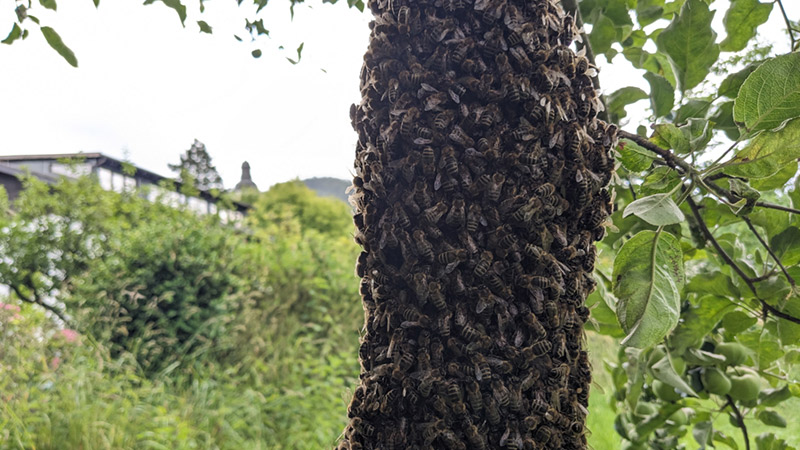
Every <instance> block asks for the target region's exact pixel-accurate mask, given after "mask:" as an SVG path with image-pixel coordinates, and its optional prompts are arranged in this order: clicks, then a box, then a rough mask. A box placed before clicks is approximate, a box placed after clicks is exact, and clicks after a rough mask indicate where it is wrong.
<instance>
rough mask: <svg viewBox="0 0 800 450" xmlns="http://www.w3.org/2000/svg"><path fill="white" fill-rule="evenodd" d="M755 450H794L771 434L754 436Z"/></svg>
mask: <svg viewBox="0 0 800 450" xmlns="http://www.w3.org/2000/svg"><path fill="white" fill-rule="evenodd" d="M756 450H795V448H794V447H792V446H790V445H789V444H787V443H786V441H784V440H783V439H780V438H778V437H777V436H775V435H774V434H773V433H761V434H759V435H758V436H756Z"/></svg>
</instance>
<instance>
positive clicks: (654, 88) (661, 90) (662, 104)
mask: <svg viewBox="0 0 800 450" xmlns="http://www.w3.org/2000/svg"><path fill="white" fill-rule="evenodd" d="M644 79H645V80H647V82H648V83H650V107H651V108H652V109H653V114H655V116H656V118H659V117H663V116H666V115H667V114H669V113H670V111H672V106H673V105H674V104H675V90H674V89H673V88H672V85H670V84H669V81H667V79H666V78H664V77H662V76H661V75H656V74H654V73H652V72H647V73H645V74H644Z"/></svg>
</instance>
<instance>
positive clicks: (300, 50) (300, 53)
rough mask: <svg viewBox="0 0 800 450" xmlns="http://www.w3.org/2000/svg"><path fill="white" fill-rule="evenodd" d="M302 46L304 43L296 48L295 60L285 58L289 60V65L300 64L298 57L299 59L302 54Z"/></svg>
mask: <svg viewBox="0 0 800 450" xmlns="http://www.w3.org/2000/svg"><path fill="white" fill-rule="evenodd" d="M303 45H305V42H303V43H301V44H300V46H299V47H297V59H296V60H295V59H292V58H286V59H288V60H289V62H290V63H292V64H297V63H299V62H300V57H301V55H302V53H303Z"/></svg>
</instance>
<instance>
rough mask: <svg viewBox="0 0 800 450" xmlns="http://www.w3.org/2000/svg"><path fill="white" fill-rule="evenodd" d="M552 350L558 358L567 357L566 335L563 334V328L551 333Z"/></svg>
mask: <svg viewBox="0 0 800 450" xmlns="http://www.w3.org/2000/svg"><path fill="white" fill-rule="evenodd" d="M552 350H553V352H554V353H555V355H556V356H557V357H558V358H560V359H565V358H566V357H567V354H568V353H567V335H566V334H564V331H563V330H559V331H557V332H556V333H555V334H554V335H553V346H552Z"/></svg>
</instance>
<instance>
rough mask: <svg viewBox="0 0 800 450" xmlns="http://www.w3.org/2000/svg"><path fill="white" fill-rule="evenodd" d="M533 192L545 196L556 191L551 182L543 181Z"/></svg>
mask: <svg viewBox="0 0 800 450" xmlns="http://www.w3.org/2000/svg"><path fill="white" fill-rule="evenodd" d="M533 193H534V194H536V195H538V196H539V197H544V198H547V197H550V196H552V195H553V194H555V193H556V187H555V185H553V184H552V183H544V184H542V185H540V186H539V187H537V188H536V189H534V191H533Z"/></svg>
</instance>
